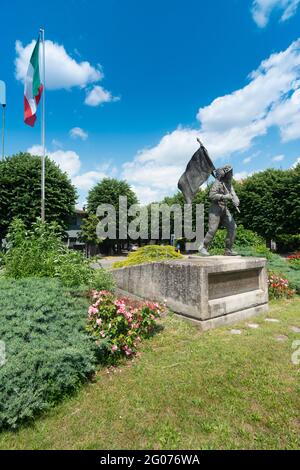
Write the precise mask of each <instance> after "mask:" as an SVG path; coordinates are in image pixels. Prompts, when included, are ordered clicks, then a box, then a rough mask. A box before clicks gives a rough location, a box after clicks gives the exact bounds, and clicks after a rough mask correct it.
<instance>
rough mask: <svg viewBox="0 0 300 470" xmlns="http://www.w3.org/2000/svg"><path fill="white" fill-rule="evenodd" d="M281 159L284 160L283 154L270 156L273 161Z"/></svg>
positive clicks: (280, 160)
mask: <svg viewBox="0 0 300 470" xmlns="http://www.w3.org/2000/svg"><path fill="white" fill-rule="evenodd" d="M282 160H284V155H276V156H275V157H273V158H272V161H273V162H282Z"/></svg>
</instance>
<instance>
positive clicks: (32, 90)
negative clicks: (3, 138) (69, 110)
mask: <svg viewBox="0 0 300 470" xmlns="http://www.w3.org/2000/svg"><path fill="white" fill-rule="evenodd" d="M39 50H40V39H38V40H37V43H36V45H35V46H34V49H33V53H32V56H31V59H30V63H29V67H28V71H27V75H26V78H25V88H24V122H25V123H26V124H28V126H31V127H33V126H34V123H35V121H36V109H37V105H38V104H39V101H40V99H41V96H42V92H43V85H42V83H41V78H40V67H39Z"/></svg>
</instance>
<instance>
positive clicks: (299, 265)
mask: <svg viewBox="0 0 300 470" xmlns="http://www.w3.org/2000/svg"><path fill="white" fill-rule="evenodd" d="M287 259H288V262H289V264H290V265H291V266H292V268H293V269H299V270H300V252H298V253H294V254H293V255H290V256H288V257H287Z"/></svg>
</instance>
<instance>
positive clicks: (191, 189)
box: [178, 139, 240, 256]
mask: <svg viewBox="0 0 300 470" xmlns="http://www.w3.org/2000/svg"><path fill="white" fill-rule="evenodd" d="M197 140H198V142H199V144H200V148H199V149H198V150H197V152H196V153H195V154H194V155H193V157H192V158H191V160H190V161H189V163H188V165H187V168H186V171H185V172H184V174H183V175H182V176H181V178H180V180H179V182H178V188H179V189H180V190H181V191H182V193H183V195H184V197H185V200H186V202H187V203H191V202H192V200H193V197H194V196H195V194H196V193H197V191H198V190H199V187H200V186H201V185H202V184H203V183H204V182H205V181H207V179H208V178H209V176H210V175H213V176H214V177H215V178H216V181H215V182H214V184H213V185H212V188H211V190H210V192H209V198H210V200H211V205H210V210H209V228H208V232H207V234H206V236H205V238H204V241H203V243H202V244H201V245H200V247H199V253H200V254H201V255H202V256H209V252H208V247H209V244H210V243H211V242H212V240H213V238H214V236H215V234H216V232H217V230H218V228H219V226H220V225H222V226H224V227H225V228H226V230H227V238H226V243H225V255H226V256H236V255H237V253H236V252H234V251H233V250H232V247H233V243H234V240H235V236H236V224H235V221H234V219H233V217H232V215H231V213H230V211H229V209H228V207H227V202H228V201H232V203H233V205H234V206H235V207H236V209H237V210H238V211H239V203H240V202H239V199H238V197H237V195H236V193H235V191H234V188H233V186H232V177H233V169H232V167H231V166H230V165H225V166H224V167H222V168H218V169H216V168H215V166H214V164H213V162H212V161H211V159H210V157H209V155H208V152H207V150H206V148H205V147H204V145H203V144H202V142H201V141H200V140H199V139H197Z"/></svg>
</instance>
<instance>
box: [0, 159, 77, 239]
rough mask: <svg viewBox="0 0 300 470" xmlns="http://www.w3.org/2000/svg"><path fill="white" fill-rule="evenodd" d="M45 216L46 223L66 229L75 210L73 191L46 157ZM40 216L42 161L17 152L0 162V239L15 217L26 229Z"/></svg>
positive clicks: (74, 192)
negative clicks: (22, 222)
mask: <svg viewBox="0 0 300 470" xmlns="http://www.w3.org/2000/svg"><path fill="white" fill-rule="evenodd" d="M45 169H46V177H45V194H46V201H45V215H46V220H47V222H57V223H58V224H60V225H61V226H62V227H65V226H66V223H67V221H68V218H69V216H70V215H71V214H72V212H73V211H74V208H75V202H76V199H77V194H76V189H75V187H74V186H73V185H72V183H71V181H70V180H69V178H68V176H67V175H66V173H64V172H62V171H61V169H60V168H59V167H58V166H57V165H56V164H55V163H54V162H53V161H52V160H50V159H49V158H46V161H45ZM40 213H41V158H40V157H38V156H33V155H31V154H29V153H18V154H16V155H13V156H12V157H7V158H5V159H4V160H2V161H0V236H1V238H3V237H4V236H5V235H6V232H7V229H8V226H9V224H10V223H11V222H12V220H13V218H14V217H19V218H21V219H22V220H23V221H24V223H25V226H26V227H29V226H30V225H31V224H32V223H33V222H35V220H36V218H37V217H39V216H40Z"/></svg>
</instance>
